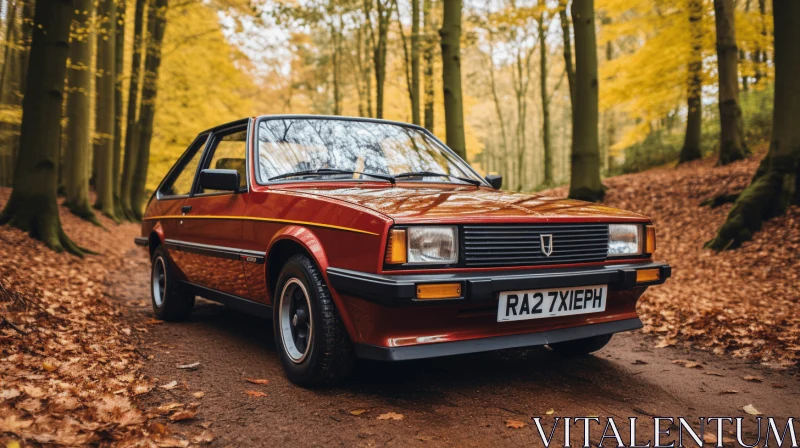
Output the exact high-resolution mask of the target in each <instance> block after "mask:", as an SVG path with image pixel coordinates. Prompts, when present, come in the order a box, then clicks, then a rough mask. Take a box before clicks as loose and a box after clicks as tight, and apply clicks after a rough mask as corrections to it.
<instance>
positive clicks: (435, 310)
mask: <svg viewBox="0 0 800 448" xmlns="http://www.w3.org/2000/svg"><path fill="white" fill-rule="evenodd" d="M327 275H328V279H329V282H330V286H331V287H332V289H334V290H335V291H336V292H337V293H338V295H339V296H340V298H341V299H342V303H343V304H344V307H345V308H346V311H345V312H346V313H347V314H348V315H349V317H350V319H351V321H352V323H353V327H354V334H353V335H352V336H353V338H352V339H353V342H354V345H355V350H356V354H357V355H358V356H359V357H361V358H367V359H376V360H385V361H402V360H411V359H421V358H431V357H439V356H449V355H459V354H466V353H477V352H485V351H492V350H501V349H508V348H519V347H531V346H539V345H546V344H554V343H558V342H565V341H571V340H577V339H584V338H590V337H593V336H600V335H607V334H613V333H618V332H622V331H630V330H635V329H638V328H641V327H642V323H641V321H640V320H639V318H638V316H637V315H636V302H637V301H638V300H639V297H641V295H642V294H643V293H644V291H645V290H646V289H647V287H648V286H651V285H657V284H661V283H663V282H664V281H665V280H666V279H667V278H668V277H670V275H671V269H670V267H669V266H668V265H666V264H663V263H653V262H644V263H637V264H633V263H632V264H624V265H603V266H589V267H581V268H560V269H535V270H534V269H532V270H526V271H504V272H494V271H493V272H476V273H457V274H426V275H385V274H384V275H381V274H368V273H363V272H356V271H349V270H344V269H338V268H328V270H327ZM423 285H430V286H431V287H440V286H444V287H448V286H449V287H451V288H452V291H456V292H457V294H458V295H459V297H449V298H443V299H440V300H430V299H428V300H425V299H420V298H419V297H418V295H420V294H422V292H423V290H424V289H425V288H420V286H423Z"/></svg>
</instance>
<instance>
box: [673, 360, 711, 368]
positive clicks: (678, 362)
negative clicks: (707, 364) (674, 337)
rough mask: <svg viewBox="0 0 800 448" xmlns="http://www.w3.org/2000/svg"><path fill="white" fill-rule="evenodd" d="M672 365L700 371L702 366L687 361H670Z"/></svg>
mask: <svg viewBox="0 0 800 448" xmlns="http://www.w3.org/2000/svg"><path fill="white" fill-rule="evenodd" d="M672 363H673V364H678V365H682V366H683V367H686V368H687V369H702V368H703V366H702V365H701V364H700V363H699V362H695V361H689V360H688V359H676V360H674V361H672Z"/></svg>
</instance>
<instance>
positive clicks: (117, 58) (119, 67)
mask: <svg viewBox="0 0 800 448" xmlns="http://www.w3.org/2000/svg"><path fill="white" fill-rule="evenodd" d="M115 1H116V3H117V14H116V18H115V21H116V27H117V29H116V30H115V32H114V146H113V148H114V150H113V152H114V158H113V162H112V169H111V171H112V173H113V174H112V181H113V186H114V188H113V190H114V215H115V216H118V217H124V213H123V211H122V201H121V198H120V189H121V187H122V182H121V177H120V173H121V170H122V124H123V123H122V122H123V121H125V111H124V109H123V108H122V98H123V94H124V92H123V90H124V89H125V86H124V85H123V82H122V81H123V77H122V73H123V69H124V65H125V12H126V9H127V8H126V4H125V3H126V1H127V0H115Z"/></svg>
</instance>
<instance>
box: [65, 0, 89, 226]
mask: <svg viewBox="0 0 800 448" xmlns="http://www.w3.org/2000/svg"><path fill="white" fill-rule="evenodd" d="M75 10H76V11H78V14H76V15H75V20H74V21H73V24H72V42H71V44H70V57H69V59H70V66H69V79H68V86H69V89H68V91H69V95H68V98H67V138H66V148H65V149H66V150H65V151H64V155H65V157H64V190H65V193H66V201H65V202H64V205H65V206H67V207H68V208H69V209H70V211H72V213H74V214H75V215H77V216H80V217H81V218H83V219H86V220H89V221H92V222H97V220H96V218H95V216H94V212H92V207H91V205H90V204H89V151H91V148H92V141H91V140H92V139H91V137H92V124H91V121H90V117H89V114H90V109H89V108H90V104H91V101H90V94H91V88H92V72H91V69H92V68H91V67H92V42H91V39H92V35H93V33H92V27H91V23H92V16H93V14H94V0H75Z"/></svg>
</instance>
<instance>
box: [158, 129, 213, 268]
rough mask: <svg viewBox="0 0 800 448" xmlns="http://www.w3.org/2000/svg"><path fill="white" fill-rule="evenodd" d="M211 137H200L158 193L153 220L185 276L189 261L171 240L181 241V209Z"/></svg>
mask: <svg viewBox="0 0 800 448" xmlns="http://www.w3.org/2000/svg"><path fill="white" fill-rule="evenodd" d="M208 137H209V134H208V133H204V134H200V135H199V136H197V138H196V139H195V140H194V142H192V144H191V145H190V146H189V148H187V150H186V152H184V154H183V156H181V158H180V159H178V162H176V163H175V165H174V166H173V167H172V169H171V170H170V171H169V173H168V174H167V176H166V177H165V178H164V181H163V182H162V183H161V185H160V186H159V187H158V191H157V192H156V204H155V206H154V217H155V218H157V219H158V222H159V223H160V224H161V229H162V230H163V232H164V239H165V242H166V243H167V244H166V247H167V252H168V253H169V256H170V258H172V261H173V262H174V264H175V265H176V266H177V267H178V269H179V270H180V271H181V272H183V273H184V274H186V260H185V258H184V257H183V256H182V255H183V254H182V253H181V252H179V251H177V250H175V249H176V247H175V246H173V245H171V244H170V241H172V240H175V239H177V238H179V231H180V220H179V219H178V218H180V216H181V208H182V207H183V205H184V203H185V202H186V199H187V198H189V196H190V195H191V194H192V191H193V189H194V183H195V179H196V177H197V172H198V171H199V168H200V161H201V160H202V158H203V149H204V148H205V145H206V142H207V141H208Z"/></svg>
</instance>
